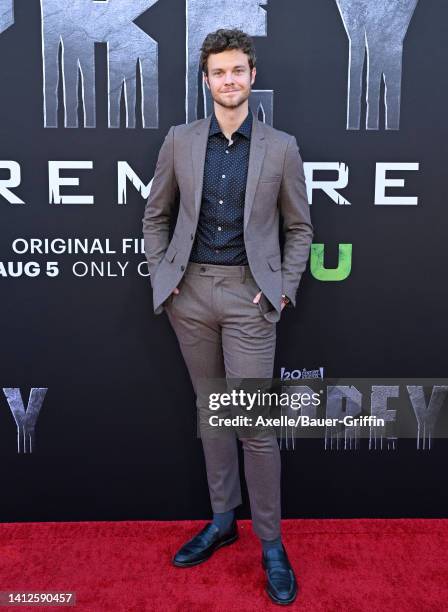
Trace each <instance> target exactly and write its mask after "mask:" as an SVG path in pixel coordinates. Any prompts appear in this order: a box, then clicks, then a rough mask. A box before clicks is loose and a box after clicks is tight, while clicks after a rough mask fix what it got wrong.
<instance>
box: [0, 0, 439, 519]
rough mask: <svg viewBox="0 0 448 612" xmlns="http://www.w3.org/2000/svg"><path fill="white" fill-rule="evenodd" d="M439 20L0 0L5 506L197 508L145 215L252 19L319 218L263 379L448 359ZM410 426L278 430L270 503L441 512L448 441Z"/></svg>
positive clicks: (300, 8) (362, 373)
mask: <svg viewBox="0 0 448 612" xmlns="http://www.w3.org/2000/svg"><path fill="white" fill-rule="evenodd" d="M447 23H448V5H447V3H446V2H444V1H443V0H432V1H431V2H428V1H427V0H426V1H423V0H420V2H418V1H417V0H376V2H371V1H370V0H269V1H268V0H108V1H95V2H94V1H92V0H41V1H40V2H39V0H15V2H14V1H13V0H0V80H1V89H0V134H1V137H0V213H1V243H0V282H1V287H2V291H1V301H0V309H1V323H2V333H1V338H2V346H1V352H2V360H1V389H2V391H1V393H0V453H1V461H2V469H1V471H0V474H1V476H0V479H1V480H0V486H1V490H2V504H1V508H0V519H1V520H3V521H16V520H18V521H20V520H36V521H38V520H87V519H95V520H103V519H104V520H105V519H117V520H119V519H144V518H147V519H172V518H178V519H180V518H201V517H206V516H207V515H208V513H209V511H210V506H209V498H208V490H207V485H206V479H205V468H204V463H203V455H202V447H201V442H200V440H199V439H198V438H197V437H196V413H195V403H194V395H193V390H192V387H191V384H190V381H189V377H188V374H187V370H186V367H185V364H184V362H183V360H182V357H181V354H180V351H179V349H178V345H177V340H176V338H175V335H174V332H173V331H172V329H171V327H170V325H169V322H168V320H167V318H166V316H165V314H163V315H161V316H155V315H154V314H153V309H152V295H151V289H150V282H149V278H148V270H147V266H146V262H145V256H144V251H143V241H142V234H141V219H142V216H143V209H144V205H145V202H146V199H147V197H148V194H149V192H150V186H151V179H152V176H153V172H154V168H155V162H156V159H157V154H158V151H159V148H160V145H161V143H162V142H163V139H164V137H165V134H166V132H167V131H168V129H169V127H170V126H171V125H173V124H179V123H185V122H191V121H194V120H195V119H197V118H201V117H204V116H206V115H207V114H209V112H210V110H211V101H210V100H209V99H207V94H206V92H204V91H203V88H202V83H201V78H200V74H199V70H198V54H199V48H200V45H201V43H202V40H203V38H204V36H205V35H206V34H207V33H208V32H209V31H213V30H215V29H217V28H219V27H234V26H237V27H240V28H242V29H243V30H245V31H247V32H248V33H249V34H251V35H253V36H254V37H255V43H256V47H257V53H258V63H257V68H258V73H257V78H256V83H255V86H254V91H253V93H252V96H251V106H252V108H253V109H254V111H255V112H256V113H257V114H258V116H259V117H260V119H262V120H264V121H266V122H268V123H271V124H272V125H273V126H274V127H276V128H278V129H282V130H285V131H287V132H289V133H291V134H294V135H295V136H296V138H297V141H298V143H299V146H300V150H301V154H302V157H303V160H304V164H305V172H306V179H307V187H308V197H309V202H310V206H311V216H312V220H313V224H314V227H315V236H314V242H313V246H312V252H311V258H310V265H309V270H308V271H307V272H306V274H305V275H304V276H303V279H302V282H301V285H300V288H299V293H298V303H297V308H296V309H292V310H288V311H286V312H285V313H284V315H283V316H282V320H281V322H280V324H279V325H278V327H277V332H278V344H277V353H276V365H275V376H277V377H281V376H283V377H284V378H286V379H297V380H298V381H300V384H306V379H311V378H312V377H315V376H317V377H320V379H321V382H322V385H324V384H325V377H333V378H337V377H354V378H356V377H358V378H376V379H377V380H378V379H381V377H384V380H385V381H386V382H385V383H384V384H385V385H387V384H390V382H387V381H389V380H391V379H394V378H396V377H401V378H409V380H416V379H418V378H422V379H423V378H433V377H434V378H435V377H443V376H445V375H446V372H447V370H446V363H447V357H446V346H447V342H446V341H447V328H448V323H447V316H446V304H447V302H448V286H447V283H446V281H445V278H446V270H445V268H446V263H447V248H448V247H447V240H446V227H447V222H448V211H447V207H446V201H445V200H446V194H445V185H446V176H447V169H446V164H447V146H448V145H447V143H448V138H447V136H448V130H447V121H446V108H447V106H448V87H447V78H446V67H447V65H448V38H447V36H446V24H447ZM322 377H324V378H323V380H322ZM389 390H390V389H389ZM440 390H442V391H443V388H442V387H440V388H439V391H440ZM390 395H391V396H392V397H393V393H390ZM439 404H440V402H439ZM391 405H392V406H393V404H391ZM409 405H410V406H411V403H410V404H409ZM445 408H446V406H445ZM414 409H415V406H414ZM390 415H393V411H391V412H390ZM417 425H418V422H417V419H416V422H415V437H414V438H412V437H407V438H403V439H396V440H395V439H394V440H393V444H390V443H389V442H390V441H387V440H385V441H384V444H382V443H381V444H376V443H375V444H372V443H371V440H370V441H369V440H368V439H362V440H360V441H359V444H357V445H354V446H353V448H351V447H350V446H349V447H347V445H343V444H341V445H332V444H329V443H328V439H325V438H324V437H321V438H318V439H307V440H305V439H297V440H295V444H294V447H292V446H291V445H289V447H288V449H286V448H285V446H283V448H285V452H283V508H284V516H285V517H299V516H334V517H338V516H443V514H444V512H445V509H446V502H447V501H448V500H447V493H446V487H445V486H444V485H443V480H442V479H441V476H440V475H441V474H443V468H444V465H445V463H446V459H447V448H448V447H447V444H446V441H445V440H444V439H441V438H438V439H432V440H429V439H428V437H427V436H426V438H425V436H423V437H424V440H423V442H422V440H420V433H421V431H420V430H419V429H418V427H417ZM381 442H382V441H381ZM245 499H246V502H245V505H244V507H243V508H242V509H241V513H240V516H248V512H249V507H248V503H247V495H246V498H245Z"/></svg>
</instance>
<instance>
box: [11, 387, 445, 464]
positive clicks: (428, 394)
mask: <svg viewBox="0 0 448 612" xmlns="http://www.w3.org/2000/svg"><path fill="white" fill-rule="evenodd" d="M277 380H278V379H277ZM278 382H279V383H280V385H282V389H288V392H294V393H296V392H297V391H299V392H302V393H303V392H308V391H311V392H314V391H318V392H319V393H320V397H321V398H322V400H323V401H322V402H321V404H320V406H319V409H320V410H322V413H321V414H318V412H317V411H318V409H317V407H316V406H312V405H310V406H307V407H306V408H305V407H304V406H303V407H302V408H301V414H302V416H303V417H307V418H308V420H309V419H316V421H318V420H319V418H323V419H337V420H340V421H343V420H344V417H348V416H351V417H357V416H358V415H362V414H369V415H371V416H374V417H376V418H377V419H384V421H385V423H386V425H387V427H386V428H384V430H381V431H378V430H376V429H375V428H374V431H373V432H372V429H370V434H367V436H365V434H364V435H362V433H361V437H369V435H370V442H371V439H372V435H373V436H374V437H375V438H376V437H377V436H379V437H380V439H381V444H376V443H375V444H374V445H372V444H369V446H368V447H369V448H370V449H375V450H382V449H383V448H384V449H390V448H394V449H395V448H396V443H397V440H398V438H414V439H416V441H417V448H418V449H428V450H429V449H430V448H431V441H432V440H433V439H434V438H437V437H439V438H448V422H447V421H448V419H447V417H448V409H446V408H447V406H446V405H447V404H448V402H447V401H446V400H447V397H448V381H447V380H443V381H440V380H437V381H435V380H433V379H431V384H429V381H428V379H425V380H424V381H421V380H419V381H418V384H409V381H403V380H400V381H397V380H395V381H393V384H375V383H374V381H372V380H369V381H366V380H365V379H362V380H361V379H356V380H352V381H343V380H341V379H338V380H337V381H335V382H337V384H326V385H324V384H323V381H322V380H319V379H314V380H313V379H309V380H307V381H306V382H305V381H301V383H300V384H299V382H298V381H294V382H293V386H288V384H287V382H286V381H284V380H283V381H282V380H278ZM327 382H329V381H328V379H327ZM346 382H347V384H345V383H346ZM383 382H384V381H383ZM388 382H391V383H392V381H388ZM413 382H416V381H413ZM441 382H442V383H443V384H440V383H441ZM285 385H286V386H285ZM47 391H48V387H32V388H31V390H30V392H29V398H28V402H27V405H26V407H25V403H24V400H23V397H25V396H26V394H25V392H24V393H23V395H22V393H21V390H20V388H18V387H4V388H3V394H4V396H5V398H6V401H7V404H8V406H9V408H10V411H11V414H12V416H13V418H14V421H15V424H16V428H17V433H16V435H17V452H18V453H32V452H33V451H35V450H36V425H37V421H38V418H39V414H40V411H41V409H42V407H43V404H44V401H45V398H46V394H47ZM443 407H445V410H442V408H443ZM296 416H297V414H296ZM307 429H308V428H307ZM316 429H317V430H319V429H320V430H321V431H320V432H319V433H318V434H317V435H315V436H313V437H320V438H323V439H324V442H325V444H324V448H325V449H340V448H341V449H342V448H344V449H346V450H348V449H355V448H359V446H358V445H357V444H355V445H353V446H352V445H351V444H350V445H349V446H347V445H342V446H339V444H336V445H333V444H332V443H331V444H329V443H328V442H329V440H330V442H331V441H332V440H333V439H335V438H336V439H337V440H340V439H341V438H342V439H344V438H345V439H346V438H351V437H352V436H354V435H357V433H356V431H355V430H354V428H353V427H350V426H341V427H338V428H337V431H336V430H335V431H332V430H331V428H330V429H328V428H319V427H317V428H316ZM389 434H390V439H392V440H393V444H392V446H391V445H388V444H385V445H384V446H383V444H382V439H383V436H384V438H385V441H387V439H388V435H389ZM394 434H397V435H394ZM296 437H300V436H297V435H296Z"/></svg>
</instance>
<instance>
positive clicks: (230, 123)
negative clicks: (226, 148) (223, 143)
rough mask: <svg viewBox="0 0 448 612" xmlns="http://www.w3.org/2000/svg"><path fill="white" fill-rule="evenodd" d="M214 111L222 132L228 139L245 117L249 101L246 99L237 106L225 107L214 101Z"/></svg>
mask: <svg viewBox="0 0 448 612" xmlns="http://www.w3.org/2000/svg"><path fill="white" fill-rule="evenodd" d="M214 111H215V116H216V119H217V120H218V123H219V127H220V128H221V130H222V133H223V134H224V136H226V138H228V139H229V140H230V138H231V136H232V134H233V133H234V132H235V131H236V130H237V129H238V128H239V127H240V125H241V124H242V123H243V121H244V120H245V119H246V117H247V114H248V112H249V103H248V102H247V101H246V102H245V103H244V104H241V106H238V107H237V108H225V107H224V106H220V105H219V104H216V103H215V104H214Z"/></svg>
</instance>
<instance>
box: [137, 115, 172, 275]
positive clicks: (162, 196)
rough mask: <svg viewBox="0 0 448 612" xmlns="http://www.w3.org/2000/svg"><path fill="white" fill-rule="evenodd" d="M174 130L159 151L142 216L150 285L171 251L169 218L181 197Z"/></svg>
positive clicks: (170, 131) (170, 130)
mask: <svg viewBox="0 0 448 612" xmlns="http://www.w3.org/2000/svg"><path fill="white" fill-rule="evenodd" d="M174 129H175V128H174V126H171V127H170V129H169V131H168V134H167V135H166V137H165V140H164V142H163V144H162V146H161V148H160V151H159V157H158V159H157V165H156V169H155V172H154V178H153V181H152V185H151V192H150V194H149V198H148V200H147V202H146V206H145V212H144V215H143V237H144V243H145V254H146V259H147V261H148V268H149V273H150V275H151V284H152V278H153V277H154V276H155V274H156V272H157V268H158V266H159V263H160V262H161V260H162V259H163V256H164V254H165V251H166V250H167V248H168V243H169V226H170V217H171V214H172V211H173V207H174V204H175V202H176V199H177V195H178V193H179V186H178V184H177V181H176V176H175V173H174Z"/></svg>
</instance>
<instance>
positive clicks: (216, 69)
mask: <svg viewBox="0 0 448 612" xmlns="http://www.w3.org/2000/svg"><path fill="white" fill-rule="evenodd" d="M235 68H246V66H244V64H241V65H239V66H234V67H233V70H235ZM218 70H223V68H212V72H217V71H218Z"/></svg>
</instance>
